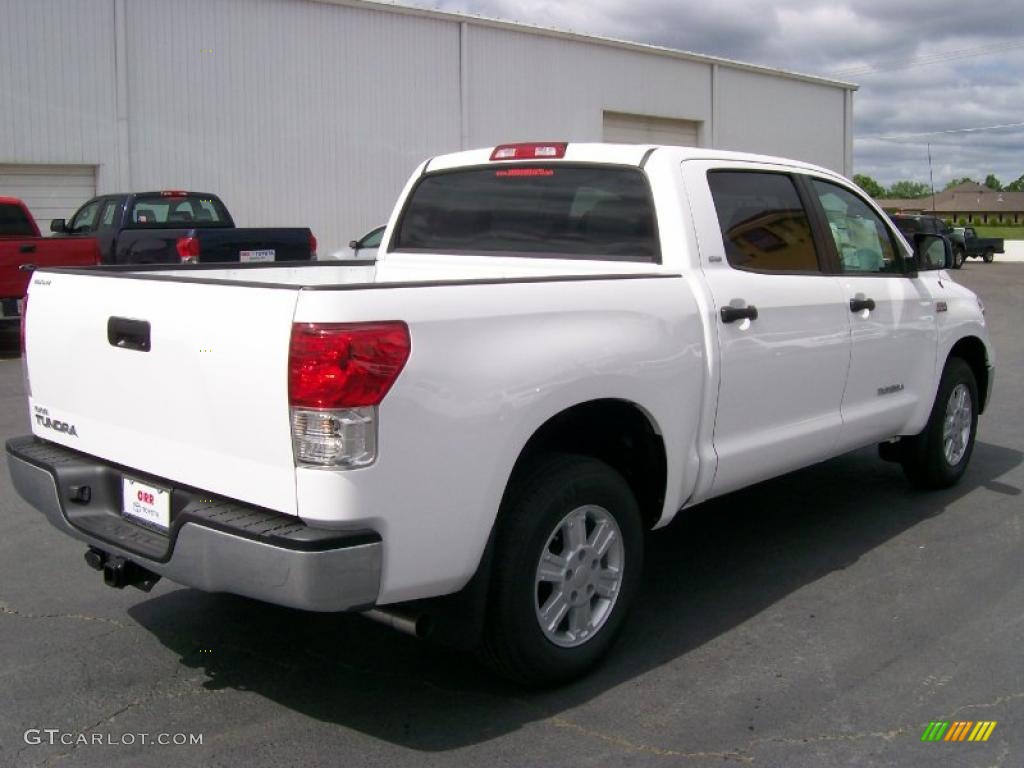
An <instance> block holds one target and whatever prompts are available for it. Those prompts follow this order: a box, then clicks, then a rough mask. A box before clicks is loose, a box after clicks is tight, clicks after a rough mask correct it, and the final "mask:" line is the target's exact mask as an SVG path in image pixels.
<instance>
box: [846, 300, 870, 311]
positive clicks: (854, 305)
mask: <svg viewBox="0 0 1024 768" xmlns="http://www.w3.org/2000/svg"><path fill="white" fill-rule="evenodd" d="M874 308H875V300H874V299H850V311H851V312H862V311H863V310H865V309H866V310H867V311H868V312H870V311H871V310H873V309H874Z"/></svg>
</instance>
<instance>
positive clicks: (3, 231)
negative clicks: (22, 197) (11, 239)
mask: <svg viewBox="0 0 1024 768" xmlns="http://www.w3.org/2000/svg"><path fill="white" fill-rule="evenodd" d="M35 233H36V231H35V228H34V227H33V226H32V222H31V221H29V219H28V216H26V215H25V211H23V210H22V208H21V206H20V205H10V204H9V203H0V235H24V236H26V237H32V236H33V235H35Z"/></svg>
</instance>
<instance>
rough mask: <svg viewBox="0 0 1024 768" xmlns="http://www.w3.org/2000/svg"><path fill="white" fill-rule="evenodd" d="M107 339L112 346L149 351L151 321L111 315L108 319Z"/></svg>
mask: <svg viewBox="0 0 1024 768" xmlns="http://www.w3.org/2000/svg"><path fill="white" fill-rule="evenodd" d="M107 341H109V342H110V346H112V347H118V348H120V349H134V350H137V351H139V352H149V321H148V320H131V319H130V318H127V317H111V318H110V319H109V320H107Z"/></svg>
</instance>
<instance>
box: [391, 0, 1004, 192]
mask: <svg viewBox="0 0 1024 768" xmlns="http://www.w3.org/2000/svg"><path fill="white" fill-rule="evenodd" d="M408 4H410V5H419V6H421V7H433V8H437V9H440V10H445V11H455V12H459V13H472V14H477V15H481V16H487V17H490V18H498V19H505V20H509V21H517V22H522V23H526V24H535V25H538V26H544V27H554V28H557V29H565V30H571V31H573V32H579V33H583V34H593V35H600V36H603V37H614V38H618V39H621V40H629V41H634V42H639V43H650V44H653V45H662V46H667V47H670V48H676V49H680V50H685V51H692V52H694V53H702V54H707V55H712V56H721V57H725V58H729V59H736V60H739V61H744V62H749V63H751V64H761V65H764V66H769V67H778V68H782V69H787V70H792V71H795V72H801V73H805V74H810V75H821V76H825V77H832V78H835V79H840V80H844V81H847V82H853V83H856V84H857V85H859V86H860V90H858V91H857V92H856V93H855V94H854V97H853V98H854V173H859V174H866V175H868V176H871V177H873V178H874V179H876V180H877V181H879V182H880V183H882V184H883V185H885V186H888V185H890V184H892V182H894V181H898V180H901V179H910V180H914V181H920V182H924V183H928V148H927V145H928V144H929V143H930V144H931V154H932V169H933V171H934V176H935V187H936V189H941V188H942V187H943V186H945V184H946V182H947V181H949V180H950V179H954V178H960V177H963V176H970V177H972V178H975V179H977V180H979V181H982V180H984V179H985V177H986V176H987V175H988V174H989V173H994V174H995V175H996V176H997V177H998V178H999V180H1000V181H1001V182H1002V183H1003V184H1007V183H1009V182H1011V181H1013V180H1014V179H1016V178H1018V177H1019V176H1021V175H1024V125H1018V126H1013V127H1007V128H1001V129H997V130H981V131H967V132H959V133H939V132H942V131H950V130H959V129H972V128H987V127H990V126H997V125H999V126H1001V125H1010V124H1013V123H1024V9H1022V7H1021V4H1020V0H988V2H985V3H968V2H965V0H831V1H826V0H711V1H710V2H709V1H708V0H696V1H695V0H675V1H673V0H584V1H583V2H580V0H575V1H572V0H436V1H435V2H433V3H430V2H410V3H408ZM931 133H934V134H935V135H929V136H919V135H917V134H931ZM878 137H886V138H885V139H883V138H878ZM892 137H899V138H897V139H893V138H892ZM904 137H908V138H904Z"/></svg>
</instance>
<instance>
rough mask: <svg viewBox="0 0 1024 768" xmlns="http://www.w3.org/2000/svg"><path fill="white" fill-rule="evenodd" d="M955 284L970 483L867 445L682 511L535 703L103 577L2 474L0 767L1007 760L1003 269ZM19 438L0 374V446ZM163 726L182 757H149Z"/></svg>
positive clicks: (220, 605) (1015, 706)
mask: <svg viewBox="0 0 1024 768" xmlns="http://www.w3.org/2000/svg"><path fill="white" fill-rule="evenodd" d="M956 279H957V280H958V281H961V282H963V283H965V284H966V285H968V286H970V287H971V288H973V289H974V290H976V291H977V292H978V293H979V294H980V296H981V297H982V298H983V299H984V301H985V304H986V306H987V316H988V319H989V321H990V324H991V329H992V334H993V339H994V343H995V346H996V349H997V354H998V356H999V359H998V368H997V375H996V383H995V393H994V401H993V403H992V406H991V408H990V409H989V411H988V412H987V413H986V414H985V416H983V417H982V420H981V424H980V427H979V433H978V444H977V447H976V450H975V453H974V458H973V461H972V464H971V467H970V469H969V470H968V472H967V474H966V476H965V477H964V480H963V482H962V483H961V484H960V485H959V486H957V487H956V488H952V489H950V490H947V491H942V492H937V493H921V492H918V491H915V490H913V489H912V488H911V487H910V486H909V485H908V484H907V483H906V481H905V480H904V478H903V475H902V473H901V472H900V470H899V468H898V467H897V466H895V465H892V464H886V463H884V462H881V461H879V460H878V459H877V458H876V455H875V451H874V449H866V450H863V451H860V452H857V453H855V454H851V455H848V456H844V457H841V458H838V459H834V460H831V461H828V462H825V463H823V464H820V465H818V466H815V467H811V468H809V469H806V470H803V471H801V472H797V473H794V474H791V475H787V476H786V477H783V478H779V479H777V480H773V481H770V482H767V483H763V484H761V485H758V486H755V487H753V488H749V489H746V490H744V491H741V492H738V493H735V494H732V495H730V496H728V497H725V498H722V499H719V500H716V501H713V502H711V503H708V504H706V505H703V506H701V507H699V508H696V509H693V510H691V511H689V512H688V513H686V514H685V515H684V516H681V519H680V520H678V521H677V522H675V523H673V525H671V526H670V527H669V528H668V529H667V530H665V531H661V532H659V533H657V534H655V535H653V536H652V537H651V539H650V542H649V550H648V551H649V555H648V561H647V567H646V573H645V576H644V582H643V587H642V592H641V594H640V596H639V600H638V603H637V606H636V609H635V611H634V612H633V615H632V617H631V620H630V621H629V623H628V624H627V627H626V630H625V632H624V633H623V635H622V637H621V639H620V641H619V642H618V644H617V645H616V646H615V648H614V649H613V652H612V653H611V655H610V657H609V658H608V660H607V662H606V663H605V664H604V666H603V667H601V668H600V669H599V670H598V671H597V672H596V673H594V674H593V675H591V676H590V677H588V678H586V679H585V680H582V681H581V682H578V683H576V684H574V685H571V686H568V687H565V688H561V689H558V690H554V691H550V692H543V693H531V692H527V691H523V690H520V689H517V688H514V687H512V686H510V685H507V684H505V683H503V682H501V681H500V680H497V679H495V678H494V677H493V676H492V675H491V674H490V673H488V672H487V671H486V670H485V669H483V668H481V667H479V666H478V665H477V664H476V663H475V662H474V661H473V659H472V658H471V657H469V656H467V655H466V654H463V653H459V652H455V651H450V650H446V649H443V648H437V647H433V646H431V645H429V644H426V643H422V642H418V641H416V640H413V639H412V638H409V637H406V636H404V635H400V634H397V633H395V632H392V631H391V630H388V629H385V628H383V627H381V626H378V625H376V624H373V623H371V622H369V621H367V620H365V619H363V618H361V617H358V616H351V615H312V614H304V613H300V612H297V611H292V610H287V609H283V608H276V607H272V606H266V605H262V604H259V603H256V602H253V601H250V600H246V599H242V598H238V597H233V596H229V595H210V594H204V593H202V592H198V591H195V590H192V589H186V588H182V587H178V586H176V585H174V584H171V583H168V582H166V581H162V582H161V583H160V584H158V585H157V587H156V588H155V589H154V590H153V591H152V592H151V593H149V594H144V593H142V592H139V591H137V590H133V589H126V590H123V591H115V590H112V589H110V588H107V587H105V586H104V585H103V584H102V579H101V578H100V577H99V575H98V574H96V573H95V572H93V571H91V570H89V568H88V567H87V566H86V565H85V563H84V562H83V560H82V553H83V551H84V546H83V545H81V544H79V543H77V542H74V541H71V540H70V539H68V538H66V537H64V536H63V535H61V534H59V533H57V532H56V531H55V530H53V529H52V528H50V527H49V525H47V524H46V523H45V522H44V520H43V519H42V517H41V516H40V515H39V514H37V513H36V512H34V511H33V510H31V509H30V508H29V507H28V506H27V505H26V504H25V503H23V502H22V501H21V500H20V498H18V497H17V496H16V494H15V492H14V490H13V488H12V487H11V484H10V479H9V477H8V476H7V474H6V472H3V474H2V476H0V649H2V651H3V652H2V653H0V690H2V691H3V693H2V695H0V765H4V766H8V765H14V766H51V765H67V766H165V765H176V766H245V768H258V767H259V766H280V765H309V766H319V765H324V766H328V765H330V766H333V765H354V766H416V768H422V767H424V766H445V767H446V768H447V767H450V766H531V767H533V766H544V767H545V768H547V767H548V766H551V767H558V766H612V765H614V766H656V765H684V766H689V765H694V766H702V765H732V764H738V765H754V766H929V767H931V766H939V765H941V766H1016V765H1020V764H1021V762H1022V756H1024V652H1022V648H1024V499H1022V495H1021V493H1022V489H1024V467H1022V463H1024V409H1022V407H1021V396H1022V393H1024V340H1022V339H1024V337H1022V335H1021V332H1020V323H1021V321H1022V318H1024V265H1021V264H1007V263H1002V264H1001V263H999V262H996V263H995V264H981V263H978V262H969V263H968V265H967V266H966V267H965V268H964V269H963V270H962V271H961V272H959V273H956ZM68 375H71V376H81V375H90V374H89V373H88V372H82V371H69V372H68ZM93 375H98V374H93ZM27 431H28V412H27V407H26V403H25V396H24V387H23V383H22V373H21V365H20V362H19V361H18V360H3V361H0V436H2V437H3V438H4V439H7V438H9V437H12V436H15V435H19V434H23V433H25V432H27ZM932 721H972V722H977V721H995V722H996V723H997V725H996V726H995V728H994V730H993V731H992V735H991V737H990V738H989V740H988V741H987V742H984V743H973V742H961V743H954V742H938V743H930V742H922V741H921V736H922V733H923V732H924V731H925V728H926V727H927V726H928V724H929V723H930V722H932ZM46 729H50V730H51V731H54V733H52V734H48V733H47V732H46ZM26 732H28V734H27V738H26ZM142 734H145V735H146V736H145V737H144V738H143V737H142ZM178 734H184V735H186V736H187V737H189V738H190V739H194V737H195V736H196V735H199V736H200V737H201V739H202V744H184V745H174V744H173V743H172V744H168V745H160V744H154V743H142V742H143V741H146V742H152V741H155V740H157V739H158V738H159V737H160V736H161V735H166V736H167V737H170V738H169V739H165V740H172V741H173V738H174V737H176V736H177V735H178ZM83 737H84V738H83ZM97 737H98V739H97ZM96 740H99V741H102V743H94V742H95V741H96ZM37 742H38V743H37ZM51 742H52V743H51ZM62 742H64V743H62Z"/></svg>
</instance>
